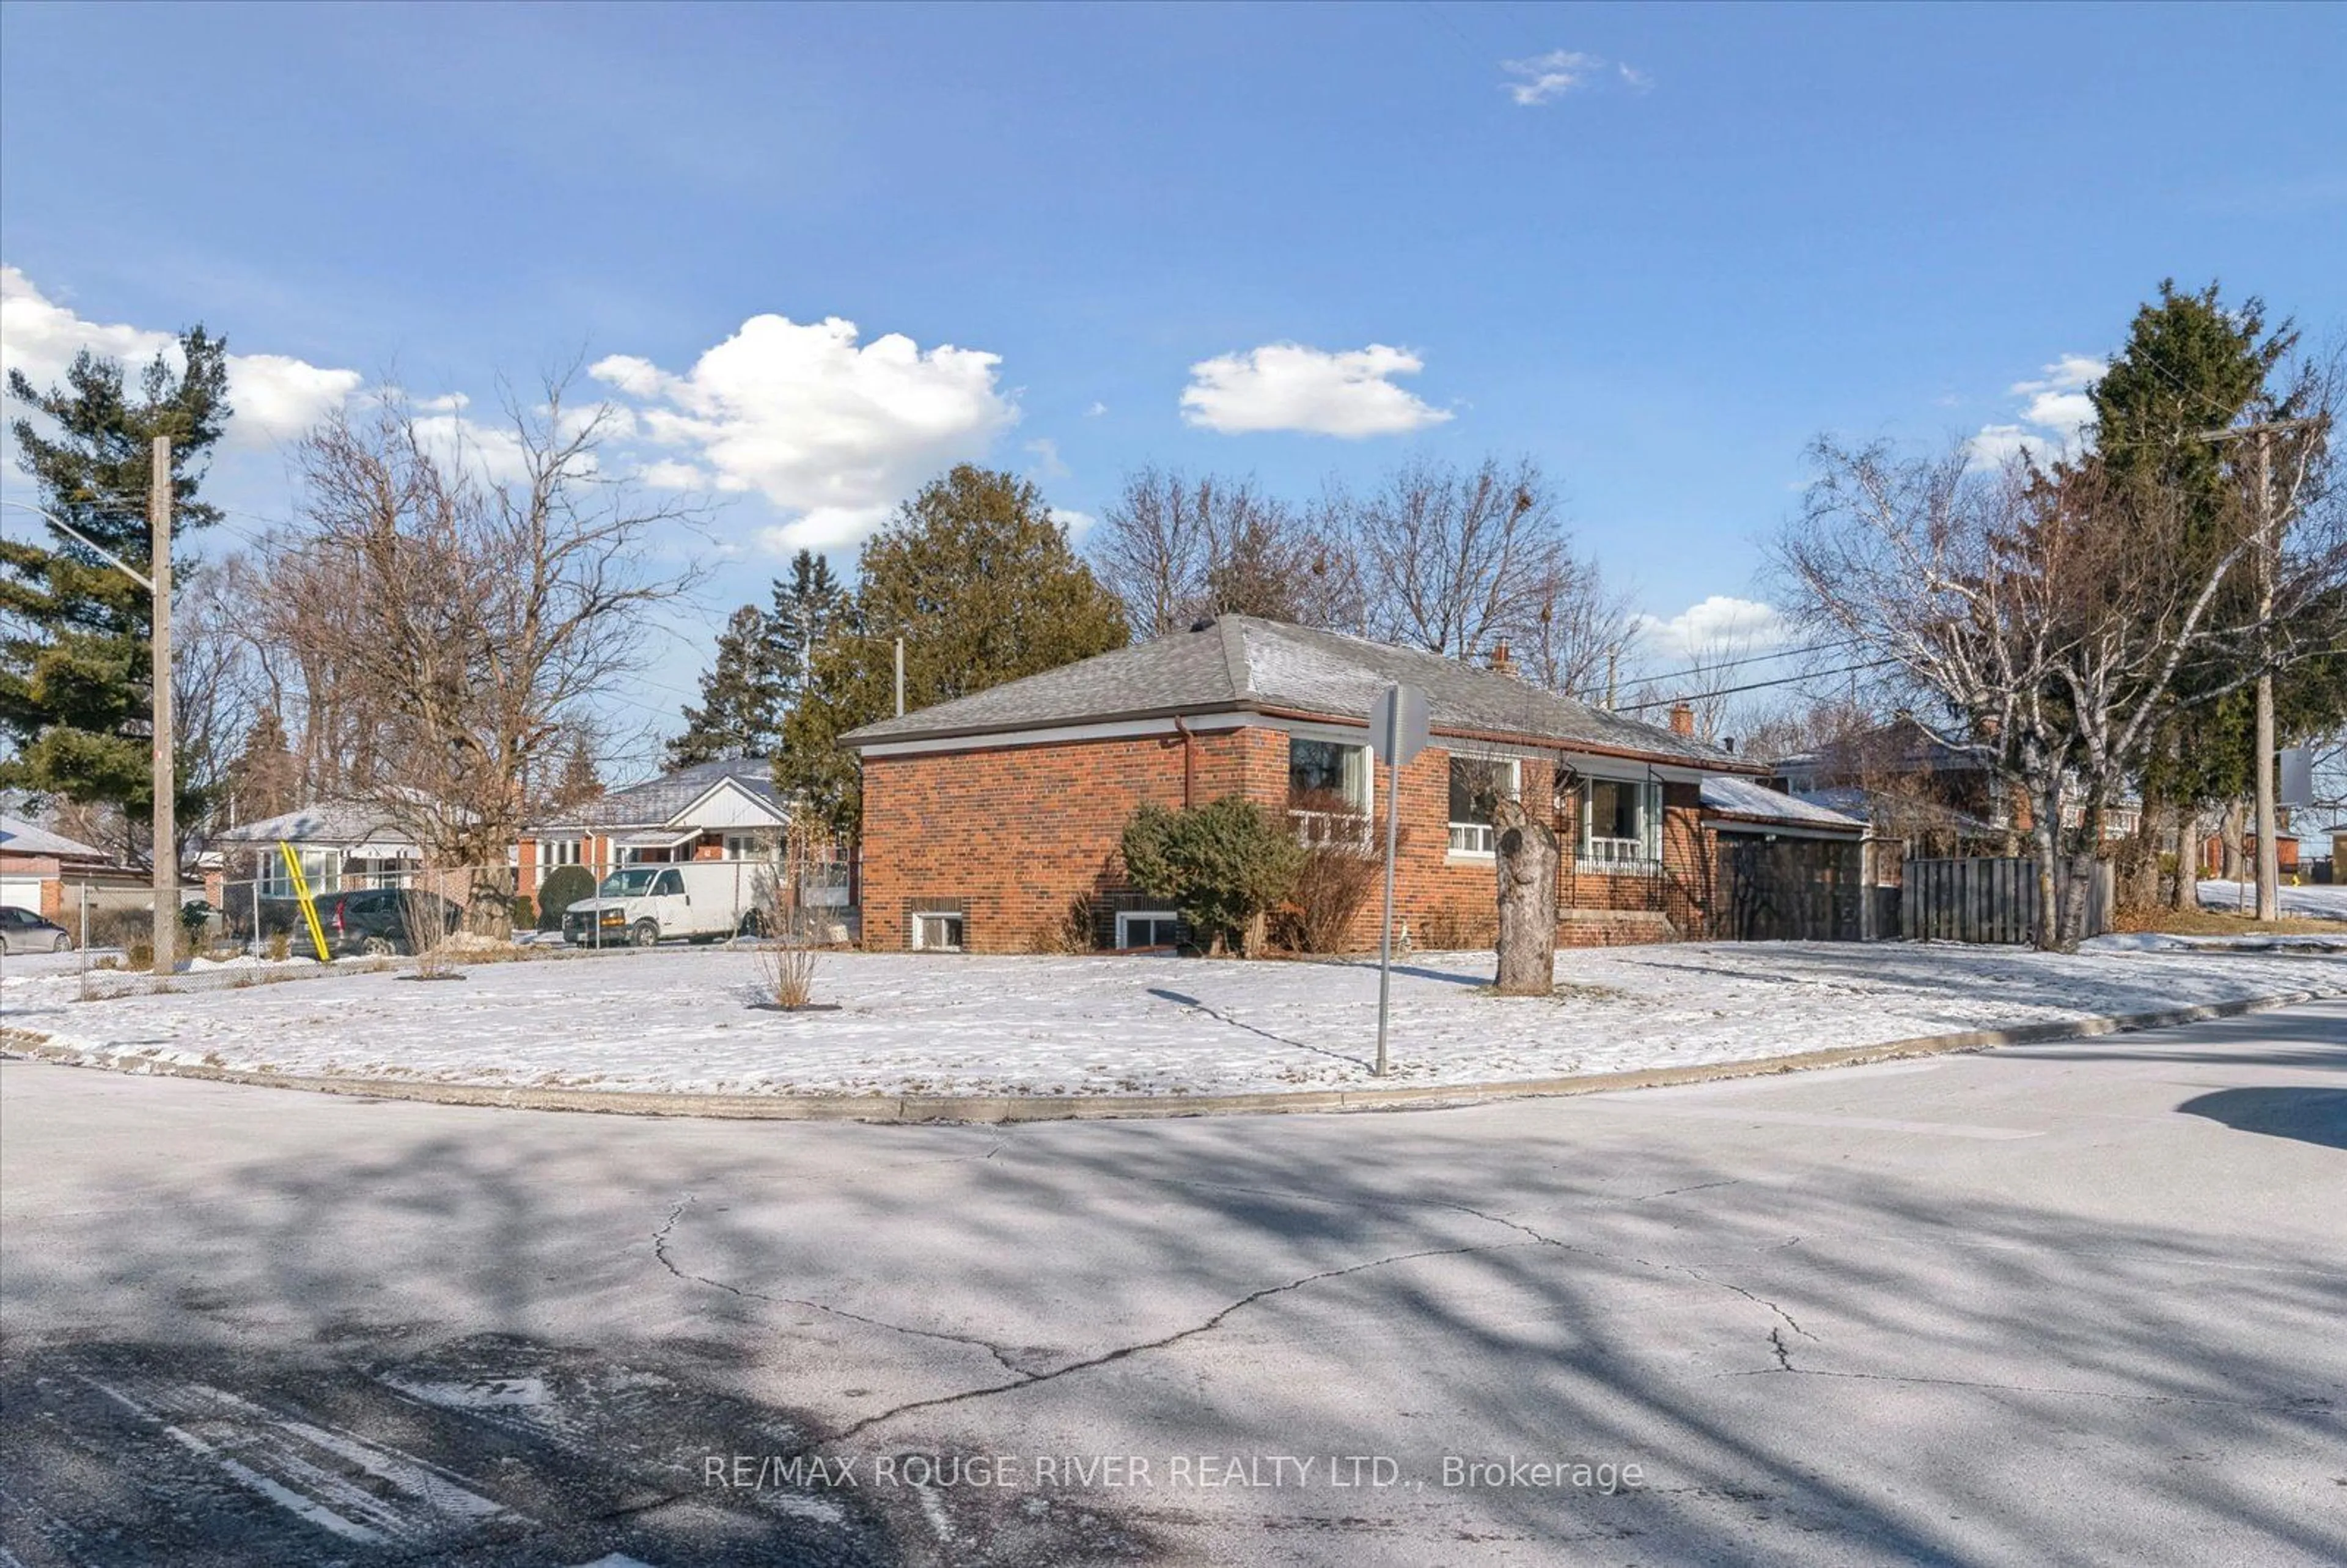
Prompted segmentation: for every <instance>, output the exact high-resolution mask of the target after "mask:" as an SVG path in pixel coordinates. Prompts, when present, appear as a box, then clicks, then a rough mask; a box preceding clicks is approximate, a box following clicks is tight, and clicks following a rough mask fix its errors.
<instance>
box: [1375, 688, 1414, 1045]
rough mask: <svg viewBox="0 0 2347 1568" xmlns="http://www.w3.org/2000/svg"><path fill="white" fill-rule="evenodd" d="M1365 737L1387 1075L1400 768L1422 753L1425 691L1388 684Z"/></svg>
mask: <svg viewBox="0 0 2347 1568" xmlns="http://www.w3.org/2000/svg"><path fill="white" fill-rule="evenodd" d="M1369 735H1370V740H1371V745H1372V748H1373V749H1374V750H1375V752H1376V753H1377V756H1378V760H1379V761H1380V762H1382V763H1384V764H1386V910H1385V918H1384V920H1383V921H1381V922H1379V924H1378V1065H1377V1069H1376V1072H1377V1076H1378V1077H1379V1078H1383V1077H1384V1076H1385V1075H1386V1017H1387V1014H1388V1012H1389V1009H1390V1008H1391V1005H1392V997H1393V924H1394V910H1393V898H1394V851H1395V848H1396V845H1397V841H1398V840H1399V837H1400V833H1401V765H1402V764H1404V763H1406V762H1408V761H1409V759H1410V758H1412V757H1414V756H1416V755H1418V753H1419V752H1420V751H1422V750H1423V749H1425V746H1426V693H1425V692H1422V691H1420V690H1419V688H1417V687H1416V686H1389V687H1387V688H1386V689H1385V690H1384V691H1383V692H1380V693H1379V694H1378V700H1377V702H1376V703H1375V705H1373V706H1372V707H1371V708H1370V709H1369Z"/></svg>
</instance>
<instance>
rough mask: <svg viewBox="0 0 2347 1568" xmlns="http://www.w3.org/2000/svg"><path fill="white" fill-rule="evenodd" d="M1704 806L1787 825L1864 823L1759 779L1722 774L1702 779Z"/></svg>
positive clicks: (1852, 827)
mask: <svg viewBox="0 0 2347 1568" xmlns="http://www.w3.org/2000/svg"><path fill="white" fill-rule="evenodd" d="M1703 808H1704V810H1706V811H1712V812H1717V813H1719V814H1720V815H1724V816H1744V817H1762V818H1765V819H1767V820H1768V821H1770V822H1781V823H1784V824H1786V825H1789V826H1799V827H1831V828H1840V829H1841V830H1843V831H1844V832H1849V833H1856V832H1859V831H1861V830H1862V829H1864V827H1865V826H1866V824H1864V823H1863V822H1860V820H1859V819H1858V818H1856V817H1854V816H1844V815H1842V814H1841V813H1840V812H1838V811H1832V810H1829V809H1828V808H1827V807H1825V806H1822V805H1819V804H1817V803H1816V802H1814V801H1809V800H1803V799H1801V798H1800V797H1799V795H1790V794H1785V793H1783V792H1782V791H1780V790H1773V789H1770V788H1769V787H1768V785H1767V784H1762V783H1761V782H1760V781H1759V780H1758V779H1747V778H1738V777H1737V776H1736V775H1734V774H1721V775H1720V776H1719V777H1717V778H1707V779H1706V780H1704V781H1703Z"/></svg>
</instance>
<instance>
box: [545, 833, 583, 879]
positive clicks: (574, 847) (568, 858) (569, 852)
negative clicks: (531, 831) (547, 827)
mask: <svg viewBox="0 0 2347 1568" xmlns="http://www.w3.org/2000/svg"><path fill="white" fill-rule="evenodd" d="M577 865H579V840H578V839H575V838H541V839H539V840H538V866H539V867H540V868H541V869H544V870H548V871H551V870H552V869H553V868H554V867H556V866H577Z"/></svg>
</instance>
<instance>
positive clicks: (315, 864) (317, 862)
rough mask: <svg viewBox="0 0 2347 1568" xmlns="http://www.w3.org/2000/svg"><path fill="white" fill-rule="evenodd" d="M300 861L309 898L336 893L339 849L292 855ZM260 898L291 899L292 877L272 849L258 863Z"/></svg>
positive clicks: (340, 868) (340, 864) (340, 878)
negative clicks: (300, 858)
mask: <svg viewBox="0 0 2347 1568" xmlns="http://www.w3.org/2000/svg"><path fill="white" fill-rule="evenodd" d="M295 853H296V854H298V855H299V856H301V857H302V881H304V882H306V883H308V884H309V886H310V891H311V892H312V893H313V894H318V893H337V892H340V891H341V890H342V885H343V876H342V873H343V852H342V851H341V850H339V849H302V850H297V851H295ZM261 897H263V898H291V897H293V876H292V873H291V872H289V871H287V870H286V869H285V856H284V854H283V853H282V851H279V850H275V849H272V850H271V851H270V852H269V854H268V855H266V856H263V857H262V859H261Z"/></svg>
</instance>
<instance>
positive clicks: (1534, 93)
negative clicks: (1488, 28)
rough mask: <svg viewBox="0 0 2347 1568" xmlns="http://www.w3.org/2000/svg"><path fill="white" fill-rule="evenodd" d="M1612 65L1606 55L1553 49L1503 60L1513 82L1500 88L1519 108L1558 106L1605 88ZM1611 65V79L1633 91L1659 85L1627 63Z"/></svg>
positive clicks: (1507, 82)
mask: <svg viewBox="0 0 2347 1568" xmlns="http://www.w3.org/2000/svg"><path fill="white" fill-rule="evenodd" d="M1608 64H1609V62H1608V61H1607V60H1606V59H1605V57H1604V56H1602V55H1587V54H1583V53H1582V52H1581V51H1580V50H1578V49H1551V50H1550V51H1549V52H1548V53H1547V54H1545V55H1534V56H1531V57H1530V58H1528V59H1522V60H1502V61H1501V62H1500V69H1501V72H1502V73H1503V75H1504V76H1505V77H1510V78H1512V80H1502V81H1501V83H1500V86H1501V87H1502V88H1504V89H1506V91H1507V95H1508V97H1510V98H1512V99H1513V100H1514V101H1515V102H1516V103H1517V104H1518V105H1520V106H1522V108H1538V107H1539V106H1540V105H1542V104H1546V103H1554V102H1555V101H1556V100H1557V99H1559V98H1561V97H1564V95H1565V94H1567V93H1572V92H1578V91H1580V90H1581V89H1583V87H1597V86H1601V85H1603V84H1604V82H1605V81H1606V80H1607V78H1608V76H1609V72H1608V69H1607V67H1608ZM1611 66H1612V69H1611V72H1610V75H1611V77H1613V78H1614V79H1615V80H1618V81H1619V82H1620V83H1621V84H1622V86H1623V87H1624V88H1625V89H1626V90H1628V91H1630V92H1634V93H1643V92H1645V91H1646V90H1647V89H1648V88H1649V87H1653V86H1654V85H1655V78H1654V77H1653V76H1651V75H1650V74H1648V73H1647V72H1645V71H1642V70H1640V69H1639V68H1638V67H1635V66H1633V65H1631V64H1629V63H1628V62H1626V61H1618V60H1617V61H1614V62H1611Z"/></svg>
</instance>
